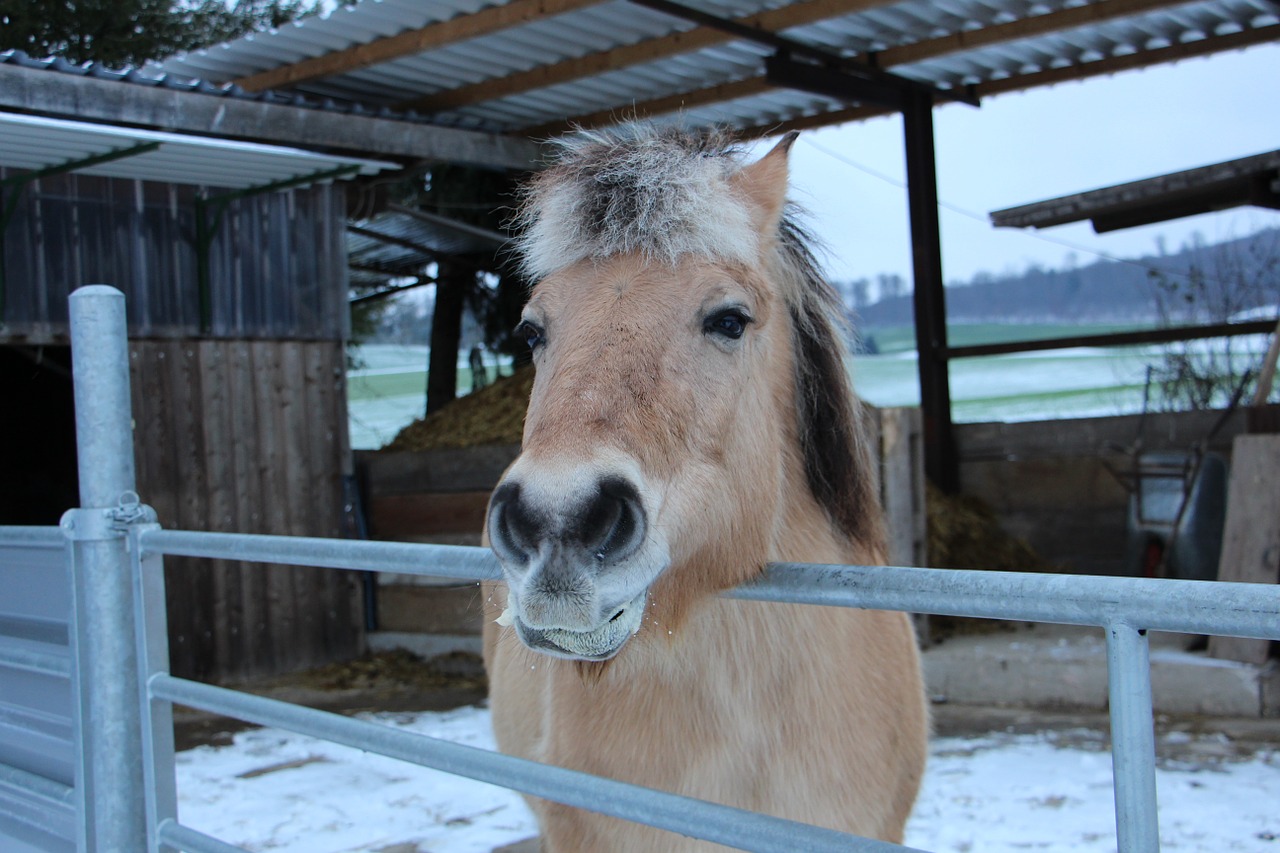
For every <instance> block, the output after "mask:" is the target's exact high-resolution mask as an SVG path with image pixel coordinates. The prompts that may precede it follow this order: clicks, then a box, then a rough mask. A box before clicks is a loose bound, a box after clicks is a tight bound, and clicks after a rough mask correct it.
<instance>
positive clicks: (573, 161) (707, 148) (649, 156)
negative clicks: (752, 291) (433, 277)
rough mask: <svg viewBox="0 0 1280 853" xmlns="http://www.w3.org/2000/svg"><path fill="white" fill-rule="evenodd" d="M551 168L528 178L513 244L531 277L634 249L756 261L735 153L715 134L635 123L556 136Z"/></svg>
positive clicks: (661, 256) (662, 257)
mask: <svg viewBox="0 0 1280 853" xmlns="http://www.w3.org/2000/svg"><path fill="white" fill-rule="evenodd" d="M555 144H556V146H557V147H558V148H559V151H558V155H557V156H556V158H555V160H554V162H553V165H552V166H550V167H549V168H548V169H546V170H544V171H542V172H541V173H539V174H538V175H537V176H535V177H534V179H533V180H532V181H530V182H529V183H528V184H527V185H526V187H525V190H524V194H523V198H522V200H521V205H520V208H519V211H518V213H517V215H516V221H515V224H516V226H517V232H518V235H519V236H518V237H517V238H516V243H515V248H516V252H517V254H518V256H519V259H520V262H521V266H522V267H523V269H524V272H525V274H526V275H527V276H528V277H529V278H530V279H531V280H537V279H540V278H543V277H545V276H547V275H549V274H550V273H552V272H555V271H556V270H558V269H562V268H564V267H566V266H569V265H571V264H574V263H577V262H578V261H581V260H585V259H588V258H606V257H610V256H613V255H620V254H627V253H633V252H634V253H639V254H642V255H644V256H645V257H646V258H648V259H651V260H655V261H659V262H664V263H667V264H670V265H673V266H674V265H675V263H676V261H677V260H678V259H679V258H681V257H682V256H685V255H694V256H701V257H706V258H708V259H711V260H718V261H723V262H735V263H744V264H754V263H755V262H756V261H757V259H758V252H759V250H760V246H761V240H760V236H761V235H759V234H758V233H757V232H756V229H755V225H754V220H753V217H752V211H751V208H750V206H749V202H748V201H747V199H745V198H742V197H741V196H740V195H739V194H738V193H735V192H734V190H733V188H732V186H731V183H730V177H731V176H732V175H733V174H734V173H735V172H737V171H738V169H740V168H741V167H742V161H741V155H740V152H739V151H738V150H737V149H736V148H735V147H734V146H733V145H732V144H731V142H730V140H729V138H728V137H727V136H726V135H724V134H722V133H718V132H714V131H713V132H706V133H693V132H688V131H684V130H681V129H679V128H674V127H666V128H663V127H656V126H653V125H645V124H637V125H623V126H621V127H617V128H610V129H607V130H598V131H581V132H579V133H576V134H571V135H569V136H566V137H563V138H561V139H558V140H556V142H555Z"/></svg>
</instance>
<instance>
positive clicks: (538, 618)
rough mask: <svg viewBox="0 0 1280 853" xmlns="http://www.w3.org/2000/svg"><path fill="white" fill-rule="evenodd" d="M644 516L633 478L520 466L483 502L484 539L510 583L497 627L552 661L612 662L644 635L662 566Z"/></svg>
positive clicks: (662, 556)
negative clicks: (647, 607) (646, 612)
mask: <svg viewBox="0 0 1280 853" xmlns="http://www.w3.org/2000/svg"><path fill="white" fill-rule="evenodd" d="M648 517H649V514H648V512H647V511H646V509H645V506H644V502H643V500H642V498H641V495H640V490H639V489H638V488H637V487H636V486H635V485H634V482H633V480H632V479H631V478H629V477H626V476H620V475H616V474H610V475H606V476H591V477H587V476H582V475H581V474H579V475H578V476H572V477H564V476H548V475H546V474H542V475H541V476H539V474H538V472H530V471H527V470H526V471H523V472H522V471H521V470H520V466H519V464H517V466H516V468H515V469H513V471H512V472H511V473H510V474H508V476H507V478H506V479H505V480H504V481H503V483H502V484H501V485H499V486H498V488H497V489H496V490H494V493H493V497H492V499H491V500H490V504H489V518H488V534H489V541H490V545H491V546H492V548H493V551H494V553H495V554H496V555H497V557H498V559H499V561H500V562H501V563H502V568H503V573H504V575H505V576H506V579H507V585H508V598H507V601H508V610H507V612H505V613H504V614H503V617H502V620H501V621H503V622H509V624H511V625H512V626H513V627H514V628H515V630H516V634H517V635H518V636H519V637H520V639H521V641H523V642H524V643H525V645H527V646H529V647H530V648H532V649H535V650H537V651H540V652H545V653H547V654H550V655H555V656H557V657H567V658H574V659H580V660H606V659H608V658H611V657H613V656H614V655H616V654H617V653H618V652H619V651H620V650H621V649H622V647H623V646H624V645H625V644H626V642H627V641H628V640H629V639H630V638H631V637H632V636H634V635H635V634H636V633H637V632H638V631H639V630H640V626H641V621H642V616H643V614H644V609H645V602H646V600H647V597H648V589H649V586H650V584H651V583H652V582H653V580H654V579H655V578H656V577H657V575H658V574H659V573H660V572H661V570H662V569H663V568H665V564H666V559H665V549H662V548H660V547H658V546H657V543H656V542H655V541H654V537H652V536H651V535H650V534H651V530H650V526H649V523H648Z"/></svg>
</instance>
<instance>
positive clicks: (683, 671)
mask: <svg viewBox="0 0 1280 853" xmlns="http://www.w3.org/2000/svg"><path fill="white" fill-rule="evenodd" d="M794 139H795V135H794V134H793V135H789V136H786V137H785V138H783V139H782V141H781V142H779V143H778V144H777V146H776V147H774V148H773V149H772V150H771V151H770V152H769V153H768V154H767V155H765V156H763V157H761V158H759V159H756V160H754V161H753V162H750V163H747V162H746V160H747V157H746V155H745V153H744V152H743V151H742V150H741V149H740V147H739V146H738V145H736V144H735V143H734V142H733V141H732V140H731V139H730V138H729V136H728V135H727V134H726V133H724V132H692V131H686V130H682V129H677V128H669V127H668V128H661V127H656V126H653V125H645V124H640V125H630V126H622V127H619V128H614V129H610V130H603V131H581V130H580V131H577V132H576V133H574V134H571V135H570V136H568V137H567V138H565V139H562V140H560V141H559V142H558V153H557V154H556V156H555V158H554V161H553V163H552V165H550V166H549V167H548V168H546V169H544V170H543V171H541V172H539V173H537V174H536V175H535V176H534V177H533V178H532V179H531V180H530V181H529V182H528V183H527V185H526V186H525V188H524V190H523V191H522V193H521V197H520V201H519V207H518V208H517V212H516V222H517V224H518V236H517V238H516V243H515V251H516V253H517V257H518V260H519V262H520V264H521V265H522V267H523V270H524V272H525V274H526V275H527V276H528V277H529V280H530V281H534V282H536V284H535V285H534V287H533V289H532V291H531V296H530V298H529V300H528V302H527V305H526V306H525V308H524V311H523V315H522V319H521V321H520V324H519V326H518V327H517V331H518V333H519V336H520V337H522V338H523V339H524V340H525V342H526V343H527V344H528V345H529V346H530V347H531V349H532V356H533V362H534V365H535V378H534V383H533V390H532V393H531V397H530V400H529V405H528V410H527V414H526V418H525V425H524V433H523V442H522V447H521V452H520V454H519V456H518V457H517V458H516V460H515V461H514V462H513V463H512V465H511V467H510V468H509V469H508V470H507V471H506V473H505V474H504V475H503V477H502V478H501V480H500V482H499V484H498V485H497V487H496V488H495V489H494V491H493V494H492V496H491V499H490V503H489V507H488V514H487V519H486V525H485V526H486V531H485V535H486V541H487V542H488V544H489V545H490V547H491V548H492V550H493V552H494V553H495V554H496V556H497V558H498V560H499V562H500V563H501V566H502V581H500V582H498V583H496V584H493V585H490V586H489V587H488V588H487V589H486V596H487V598H488V603H487V605H486V606H487V607H488V608H489V609H490V611H491V612H490V613H488V614H487V618H486V624H485V631H484V634H485V636H484V653H485V661H486V666H487V670H488V673H489V679H490V705H491V709H492V718H493V726H494V731H495V736H496V739H497V743H498V746H499V749H500V750H502V751H503V752H506V753H509V754H513V755H517V756H521V757H525V758H529V759H533V760H537V761H541V762H545V763H549V764H554V765H559V766H561V767H568V768H572V769H575V770H580V771H585V772H588V773H593V774H597V775H600V776H606V777H611V778H614V779H620V780H624V781H627V782H632V783H635V784H639V785H644V786H648V787H651V788H658V789H662V790H665V791H670V792H674V793H677V794H683V795H687V796H691V797H697V798H701V799H705V800H711V801H714V802H719V803H724V804H727V805H730V806H735V807H739V808H743V809H751V810H754V811H758V812H763V813H767V814H770V815H776V816H779V817H784V818H789V819H794V820H799V821H804V822H807V823H812V824H817V825H820V826H824V827H830V828H833V829H838V830H843V831H846V832H851V833H855V834H858V835H863V836H867V837H872V838H878V839H884V840H889V841H901V839H902V834H903V826H904V824H905V822H906V819H907V817H908V815H909V813H910V810H911V808H912V804H913V802H914V800H915V796H916V793H917V790H918V787H919V783H920V778H921V775H922V773H923V766H924V761H925V754H926V738H927V729H928V720H927V716H928V715H927V710H926V704H925V699H924V690H923V687H922V683H921V677H920V663H919V655H918V652H917V646H916V641H915V636H914V632H913V629H912V627H911V624H910V621H909V618H908V617H907V616H906V615H905V614H902V613H888V612H882V611H868V610H855V609H846V608H834V607H815V606H805V605H796V604H780V603H755V602H746V601H741V600H735V599H730V598H727V597H723V596H720V595H719V593H721V592H723V591H725V590H728V589H730V588H732V587H736V586H738V585H740V584H743V583H746V582H748V581H751V580H752V579H753V578H756V577H758V576H760V574H761V572H762V571H763V570H764V567H765V565H766V563H769V562H771V561H794V562H812V563H829V564H830V563H839V564H863V565H879V564H883V563H884V562H885V553H886V551H885V532H884V522H883V518H882V515H881V511H880V508H879V499H878V493H877V486H876V479H875V476H874V471H873V469H872V465H873V464H875V463H874V461H873V459H872V457H871V454H870V453H869V448H868V441H867V439H866V436H865V434H864V433H865V429H864V416H863V414H862V410H861V408H860V406H861V404H860V403H859V401H858V400H857V398H856V397H855V396H854V394H853V391H852V389H851V387H850V384H849V380H848V376H847V373H846V369H845V364H844V360H843V357H842V353H843V351H844V348H845V341H846V338H845V337H843V335H844V327H843V325H842V323H843V319H842V317H841V316H840V306H839V300H838V297H836V295H835V293H834V290H833V289H832V288H831V287H830V286H829V284H828V283H827V282H826V281H825V280H824V278H823V277H822V275H821V273H820V272H819V270H818V266H817V263H816V261H815V253H814V250H813V247H812V245H811V242H810V238H809V237H808V236H807V235H806V232H805V230H804V228H803V227H802V226H800V225H799V224H798V217H797V215H796V211H795V209H794V208H793V206H792V205H790V204H789V203H788V202H787V199H786V196H787V184H788V163H787V161H788V151H789V149H790V147H791V145H792V142H793V141H794ZM495 616H496V617H497V618H496V619H495V618H494V617H495ZM530 804H531V806H532V808H533V810H534V812H535V814H536V816H537V818H538V821H539V824H540V829H541V832H542V839H543V850H544V851H547V853H568V851H621V852H622V853H640V852H641V851H664V853H666V851H698V850H707V849H723V848H720V847H719V846H717V845H712V844H709V843H707V842H698V841H695V840H692V839H688V838H683V837H679V836H676V835H674V834H671V833H666V832H663V831H660V830H657V829H653V828H651V827H646V826H642V825H639V824H632V823H629V822H626V821H622V820H619V819H616V818H610V817H605V816H601V815H598V814H595V813H592V812H587V811H583V810H578V809H574V808H570V807H567V806H563V805H560V804H557V803H554V802H548V801H545V800H541V799H536V798H531V799H530Z"/></svg>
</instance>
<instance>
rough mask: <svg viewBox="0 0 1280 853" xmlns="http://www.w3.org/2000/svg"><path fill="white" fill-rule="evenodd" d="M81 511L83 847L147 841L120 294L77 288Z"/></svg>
mask: <svg viewBox="0 0 1280 853" xmlns="http://www.w3.org/2000/svg"><path fill="white" fill-rule="evenodd" d="M70 302H71V356H72V364H73V369H74V371H75V402H76V447H77V449H78V465H79V471H80V506H81V508H80V509H74V510H71V511H69V512H68V513H67V514H66V515H65V516H63V519H62V525H61V526H62V530H63V533H64V535H65V536H66V537H67V539H68V540H69V541H70V545H71V579H72V597H73V613H74V614H75V616H74V631H73V634H72V659H73V661H74V668H73V672H74V677H73V678H72V693H73V696H74V707H75V715H76V720H77V725H76V727H75V730H76V756H77V759H78V760H77V763H76V780H75V781H76V784H75V789H76V791H77V793H78V796H79V798H80V806H81V815H82V823H81V832H82V833H83V834H82V837H81V839H80V841H81V843H80V844H79V845H78V847H79V849H80V850H84V851H87V853H106V851H116V850H146V849H147V797H146V789H145V785H144V779H143V770H142V764H141V762H140V761H138V760H137V757H138V756H140V755H142V753H143V743H142V730H141V728H140V727H139V726H138V719H137V710H138V699H139V697H140V696H141V692H140V687H139V678H138V670H139V666H138V657H137V647H136V645H135V634H134V627H135V626H134V608H133V583H132V578H131V576H130V571H129V566H130V563H129V554H128V548H127V542H126V539H125V532H124V529H125V528H124V524H127V522H128V520H130V519H131V518H132V517H133V516H132V513H131V510H132V509H135V508H137V506H138V505H137V495H136V494H134V492H133V489H134V465H133V427H132V421H131V419H130V405H129V352H128V344H127V340H126V337H125V328H126V325H125V303H124V294H123V293H121V292H120V291H118V290H116V289H115V288H113V287H107V286H105V285H91V286H89V287H82V288H80V289H79V290H77V291H76V292H75V293H73V294H71V300H70Z"/></svg>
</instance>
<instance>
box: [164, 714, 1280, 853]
mask: <svg viewBox="0 0 1280 853" xmlns="http://www.w3.org/2000/svg"><path fill="white" fill-rule="evenodd" d="M366 718H368V719H373V720H375V721H377V722H380V723H383V724H386V725H389V726H394V727H397V728H402V729H405V730H410V731H415V732H420V733H422V734H427V735H433V736H436V737H442V738H446V739H448V740H452V741H456V742H459V743H465V744H468V745H471V746H478V747H482V748H487V749H492V748H493V738H492V735H491V734H490V731H489V715H488V711H487V710H485V709H483V708H475V707H469V708H459V709H457V710H454V711H447V712H442V713H413V714H389V713H387V714H374V715H368V716H367V717H366ZM1169 737H1171V738H1178V737H1181V738H1187V737H1190V736H1188V735H1182V734H1175V735H1170V736H1169ZM1192 752H1195V751H1194V750H1193V751H1192ZM1199 752H1200V753H1202V754H1203V753H1208V754H1209V755H1213V754H1214V750H1212V749H1209V750H1200V751H1199ZM932 753H933V756H932V759H931V761H930V766H929V772H928V775H927V778H926V780H925V785H924V790H923V792H922V794H921V797H920V800H919V802H918V804H917V806H916V811H915V815H914V817H913V818H912V821H911V824H910V825H909V827H908V833H907V843H908V844H909V845H911V846H913V847H917V848H921V849H924V850H934V851H939V853H942V852H943V851H947V853H951V851H957V853H963V851H980V850H981V851H1027V850H1032V851H1084V852H1085V853H1091V851H1113V850H1115V849H1116V845H1115V830H1114V825H1113V818H1112V793H1111V759H1110V755H1109V753H1107V752H1106V751H1105V745H1104V744H1103V742H1102V738H1101V736H1099V735H1096V734H1094V733H1090V732H1083V731H1074V732H1065V733H1064V732H1047V733H1044V734H1038V735H1012V734H1009V735H1006V734H992V735H987V736H983V737H977V738H939V739H937V740H935V742H934V744H933V750H932ZM1221 753H1222V756H1221V757H1217V758H1197V759H1195V760H1194V761H1192V760H1183V761H1167V762H1163V763H1162V767H1161V768H1160V770H1159V771H1158V774H1159V776H1158V786H1159V798H1160V806H1161V808H1160V830H1161V838H1162V842H1163V847H1162V849H1164V850H1169V851H1205V852H1206V853H1218V851H1236V850H1238V851H1258V853H1280V808H1278V806H1280V749H1265V750H1262V751H1259V752H1256V753H1253V754H1251V755H1249V756H1246V757H1245V758H1244V759H1243V760H1240V759H1238V758H1237V759H1229V758H1227V757H1226V756H1228V755H1230V753H1231V750H1221ZM177 775H178V785H179V800H180V816H181V820H182V822H183V823H185V824H187V825H189V826H191V827H193V828H196V829H199V830H201V831H204V832H207V833H209V834H212V835H215V836H217V837H219V838H221V839H222V840H224V841H227V842H230V843H233V844H236V845H239V846H241V847H244V848H246V849H248V850H253V851H273V853H304V852H305V853H348V852H349V851H352V852H353V851H369V853H427V851H432V852H433V853H472V851H475V853H487V851H489V850H491V849H493V848H494V847H495V846H499V845H502V844H506V843H509V842H512V841H517V840H520V839H522V838H526V837H528V836H530V835H534V834H535V833H536V828H535V825H534V822H533V819H532V817H531V815H530V814H529V812H528V810H527V809H526V808H525V806H524V804H523V802H522V801H521V800H520V798H519V797H518V796H517V795H515V794H512V793H510V792H508V791H506V790H503V789H499V788H493V787H491V786H488V785H483V784H481V783H478V782H472V781H470V780H467V779H461V778H458V777H452V776H447V775H444V774H440V773H435V772H432V771H428V770H423V769H420V768H417V767H414V766H412V765H408V764H403V763H401V762H397V761H393V760H391V759H384V758H381V757H379V756H373V755H366V754H363V753H361V752H359V751H357V750H352V749H348V748H346V747H341V746H335V745H333V744H329V743H326V742H324V741H317V740H314V739H312V738H308V737H303V736H301V735H294V734H290V733H287V732H281V731H277V730H272V729H262V730H254V731H248V732H243V733H241V734H239V735H237V736H236V738H235V742H234V744H233V745H231V746H227V747H207V746H205V747H198V748H196V749H192V750H188V751H186V752H182V753H179V754H178V759H177Z"/></svg>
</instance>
